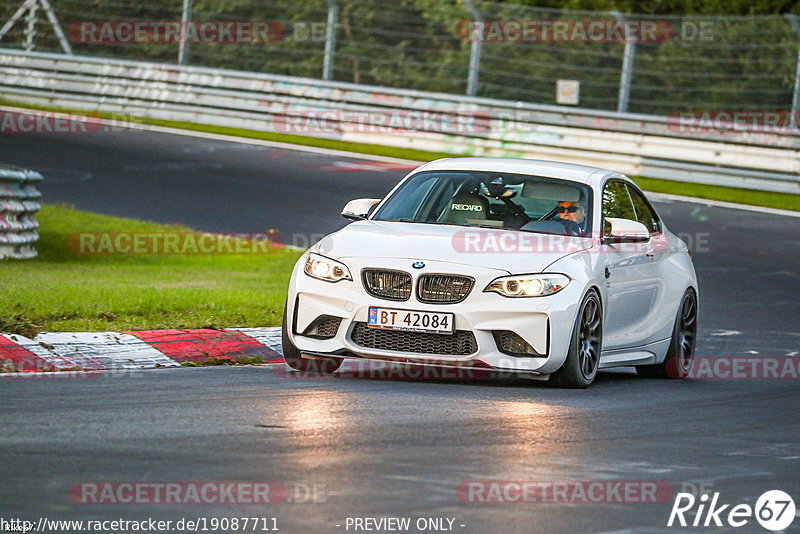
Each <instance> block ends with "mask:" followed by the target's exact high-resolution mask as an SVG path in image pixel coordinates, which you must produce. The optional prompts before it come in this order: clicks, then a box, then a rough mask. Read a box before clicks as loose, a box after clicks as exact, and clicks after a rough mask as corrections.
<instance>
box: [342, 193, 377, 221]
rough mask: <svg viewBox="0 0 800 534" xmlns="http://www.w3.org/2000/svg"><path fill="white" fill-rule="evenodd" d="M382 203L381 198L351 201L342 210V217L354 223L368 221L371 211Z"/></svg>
mask: <svg viewBox="0 0 800 534" xmlns="http://www.w3.org/2000/svg"><path fill="white" fill-rule="evenodd" d="M380 201H381V199H379V198H358V199H356V200H351V201H350V202H348V203H347V204H345V206H344V209H343V210H342V217H344V218H345V219H350V220H352V221H360V220H362V219H366V218H367V215H369V212H370V210H371V209H372V208H373V207H374V206H375V205H376V204H377V203H378V202H380Z"/></svg>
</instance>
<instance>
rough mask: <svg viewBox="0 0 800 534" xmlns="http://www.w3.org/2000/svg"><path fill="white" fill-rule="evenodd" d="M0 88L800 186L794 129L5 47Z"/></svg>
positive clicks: (88, 105) (354, 136) (353, 135)
mask: <svg viewBox="0 0 800 534" xmlns="http://www.w3.org/2000/svg"><path fill="white" fill-rule="evenodd" d="M0 95H3V96H4V97H5V98H6V99H8V100H13V101H20V102H26V103H30V104H38V105H50V106H57V107H64V108H71V109H81V110H88V111H100V112H108V113H118V114H122V115H123V116H127V115H132V116H142V117H150V118H156V119H164V120H177V121H190V122H197V123H203V124H211V125H219V126H233V127H239V128H246V129H253V130H261V131H277V132H287V133H299V134H302V135H311V136H319V137H326V138H335V139H340V140H344V141H352V142H359V143H373V144H382V145H388V146H399V147H408V148H419V149H424V150H431V151H438V152H446V153H451V154H454V155H488V156H514V157H528V158H544V159H557V160H565V161H572V162H577V163H586V164H591V165H598V166H602V167H609V168H613V169H615V170H618V171H620V172H624V173H626V174H631V175H635V176H648V177H653V178H665V179H672V180H682V181H690V182H698V183H710V184H716V185H730V186H735V187H746V188H752V189H762V190H769V191H781V192H789V193H800V135H798V131H797V130H781V131H779V133H768V132H763V131H757V130H754V129H747V128H744V127H742V126H741V125H730V127H729V128H727V129H726V130H724V131H722V133H718V132H716V130H715V132H708V131H702V130H699V129H697V128H689V129H688V131H682V129H681V128H679V127H676V124H675V123H674V122H672V121H671V120H670V118H667V117H659V116H651V115H636V114H626V113H613V112H605V111H596V110H587V109H577V108H566V107H558V106H540V105H534V104H524V103H521V102H509V101H502V100H490V99H480V98H471V97H462V96H454V95H446V94H440V93H425V92H419V91H407V90H399V89H389V88H381V87H371V86H362V85H355V84H346V83H334V82H323V81H319V80H311V79H306V78H293V77H286V76H275V75H268V74H258V73H250V72H241V71H229V70H221V69H210V68H203V67H187V66H177V65H167V64H158V63H144V62H138V61H120V60H109V59H101V58H92V57H78V56H66V55H60V54H44V53H36V52H20V51H16V50H8V49H0ZM324 111H329V112H332V113H331V114H329V115H328V116H327V118H326V121H325V123H326V125H327V128H321V129H320V128H317V129H314V128H311V129H308V128H306V129H304V126H306V125H307V123H304V122H303V121H302V120H298V118H300V119H302V118H303V117H305V116H306V115H304V114H307V113H308V112H319V113H321V112H324ZM343 112H347V116H345V114H344V113H343ZM359 112H360V113H380V114H383V115H384V116H385V115H386V114H392V113H399V114H406V115H403V116H410V115H411V114H412V113H422V112H429V113H434V114H439V116H441V114H449V115H452V116H456V117H457V118H458V119H459V120H463V121H464V122H465V123H468V124H470V125H472V126H473V128H471V129H470V128H466V129H459V130H458V131H452V130H448V129H447V128H442V126H441V124H440V123H434V124H428V123H426V122H425V121H417V122H416V123H415V124H414V125H412V126H408V125H404V126H403V127H402V128H401V129H396V130H391V131H387V130H385V129H384V130H382V129H381V128H374V127H367V128H364V127H363V126H364V124H363V123H359V122H358V120H359V119H353V117H354V116H356V114H357V113H359ZM320 117H321V116H320ZM369 120H370V119H367V121H369ZM434 122H435V121H434ZM298 124H300V125H299V126H298ZM723 126H724V125H723Z"/></svg>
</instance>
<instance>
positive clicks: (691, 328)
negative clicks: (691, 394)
mask: <svg viewBox="0 0 800 534" xmlns="http://www.w3.org/2000/svg"><path fill="white" fill-rule="evenodd" d="M696 338H697V295H695V292H694V290H693V289H691V288H690V289H687V290H686V292H685V293H684V294H683V298H682V299H681V305H680V307H679V308H678V314H677V316H676V317H675V326H674V327H673V328H672V341H671V342H670V344H669V349H667V357H666V358H665V359H664V362H663V363H660V364H657V365H640V366H638V367H637V368H636V372H637V373H638V374H639V375H640V376H645V377H648V378H686V377H687V376H689V371H691V370H692V365H693V364H694V346H695V340H696Z"/></svg>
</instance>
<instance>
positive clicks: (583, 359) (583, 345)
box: [550, 289, 603, 388]
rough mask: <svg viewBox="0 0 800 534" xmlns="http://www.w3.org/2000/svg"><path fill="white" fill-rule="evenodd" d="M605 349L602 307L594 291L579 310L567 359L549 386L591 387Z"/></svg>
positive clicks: (551, 376)
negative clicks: (601, 354)
mask: <svg viewBox="0 0 800 534" xmlns="http://www.w3.org/2000/svg"><path fill="white" fill-rule="evenodd" d="M602 349H603V307H602V305H601V303H600V296H599V295H598V294H597V291H595V290H594V289H591V290H589V292H588V293H587V294H586V297H584V299H583V302H582V303H581V306H580V308H579V309H578V317H577V319H576V320H575V327H574V328H573V331H572V339H571V340H570V344H569V352H568V353H567V359H566V360H565V361H564V365H562V366H561V368H560V369H559V370H558V371H556V372H555V373H553V374H552V375H550V382H552V383H553V384H554V385H556V386H560V387H567V388H586V387H589V386H590V385H591V384H592V382H594V378H595V377H596V376H597V368H598V367H599V365H600V353H601V351H602Z"/></svg>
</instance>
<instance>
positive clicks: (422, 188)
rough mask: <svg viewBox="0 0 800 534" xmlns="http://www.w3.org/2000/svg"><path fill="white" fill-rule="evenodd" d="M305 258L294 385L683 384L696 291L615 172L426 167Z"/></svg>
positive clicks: (682, 259)
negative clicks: (445, 381)
mask: <svg viewBox="0 0 800 534" xmlns="http://www.w3.org/2000/svg"><path fill="white" fill-rule="evenodd" d="M342 215H343V216H344V217H346V218H348V219H352V220H354V221H356V222H353V223H351V224H349V225H348V226H346V227H345V228H343V229H342V230H340V231H338V232H335V233H333V234H330V235H328V236H326V237H325V238H323V239H322V240H321V241H320V242H319V243H317V244H315V245H314V246H312V247H311V248H310V249H309V250H308V251H307V252H306V253H305V254H303V256H302V257H301V258H300V260H299V261H298V263H297V265H296V266H295V268H294V271H293V272H292V277H291V281H290V282H289V294H288V299H287V305H286V310H285V312H284V318H283V352H284V356H285V357H286V363H287V364H288V365H289V366H290V367H291V368H293V369H296V370H311V369H317V370H321V371H322V372H325V373H332V372H334V371H336V369H338V367H339V365H340V364H341V362H342V359H344V358H360V359H370V360H390V361H394V362H402V363H411V364H424V365H435V366H458V367H463V366H467V367H471V368H481V369H497V370H504V371H514V372H524V373H530V374H532V375H536V376H535V377H536V378H542V379H549V380H550V381H551V382H554V383H555V384H557V385H560V386H565V387H577V388H585V387H587V386H589V385H590V384H591V383H592V382H593V381H594V379H595V377H596V375H597V371H598V369H602V368H608V367H620V366H635V367H636V369H637V371H638V373H639V374H640V375H644V376H648V377H672V378H684V377H686V376H687V374H688V372H689V370H690V369H691V366H692V362H693V355H694V347H695V337H696V332H697V311H698V288H697V278H696V276H695V271H694V266H693V264H692V260H691V257H690V255H689V251H688V249H687V246H686V244H685V243H684V242H683V241H682V240H681V239H679V238H678V237H677V236H676V235H674V234H672V233H671V232H669V231H668V230H667V228H666V227H665V225H664V222H663V221H662V220H661V218H660V217H659V216H658V214H657V213H656V211H655V209H653V206H652V205H651V204H650V202H649V201H648V200H647V198H646V197H645V196H644V194H643V193H642V192H641V191H640V190H639V188H638V187H637V186H636V185H635V184H634V183H633V182H632V181H631V180H630V179H629V178H627V177H626V176H623V175H622V174H619V173H617V172H613V171H608V170H603V169H598V168H595V167H586V166H582V165H572V164H565V163H556V162H549V161H535V160H523V159H504V158H457V159H441V160H437V161H434V162H431V163H427V164H425V165H422V166H421V167H419V168H417V169H415V170H414V171H412V172H411V173H410V174H409V175H408V176H407V177H406V178H405V179H403V180H402V181H401V182H400V183H399V184H398V185H397V186H396V187H395V188H394V189H393V190H392V191H391V192H390V193H389V195H387V196H386V197H385V198H384V199H382V200H378V199H360V200H353V201H351V202H349V203H348V204H347V205H346V206H345V208H344V211H343V212H342Z"/></svg>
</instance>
